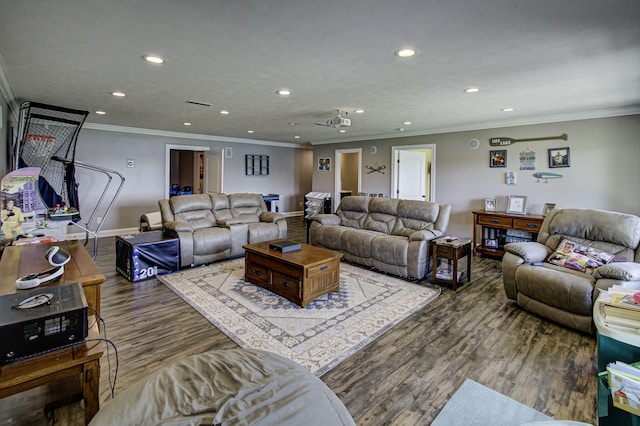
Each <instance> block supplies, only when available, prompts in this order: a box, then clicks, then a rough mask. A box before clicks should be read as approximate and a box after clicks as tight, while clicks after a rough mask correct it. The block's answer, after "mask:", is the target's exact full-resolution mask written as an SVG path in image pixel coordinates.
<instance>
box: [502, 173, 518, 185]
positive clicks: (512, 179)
mask: <svg viewBox="0 0 640 426" xmlns="http://www.w3.org/2000/svg"><path fill="white" fill-rule="evenodd" d="M504 182H505V183H506V184H507V185H515V184H516V172H505V174H504Z"/></svg>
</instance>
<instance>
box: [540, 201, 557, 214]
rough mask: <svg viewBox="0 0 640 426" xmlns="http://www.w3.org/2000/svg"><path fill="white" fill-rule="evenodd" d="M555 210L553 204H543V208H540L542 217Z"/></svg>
mask: <svg viewBox="0 0 640 426" xmlns="http://www.w3.org/2000/svg"><path fill="white" fill-rule="evenodd" d="M555 208H556V204H555V203H544V207H543V208H542V216H546V215H548V214H549V212H550V211H551V210H553V209H555Z"/></svg>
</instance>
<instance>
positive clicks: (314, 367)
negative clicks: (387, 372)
mask: <svg viewBox="0 0 640 426" xmlns="http://www.w3.org/2000/svg"><path fill="white" fill-rule="evenodd" d="M158 278H159V279H160V281H162V282H163V283H164V284H165V285H167V286H168V287H169V288H171V289H172V290H173V291H174V292H175V293H176V294H178V295H179V296H180V297H182V298H183V299H184V300H185V301H186V302H187V303H189V304H190V305H191V306H193V307H194V308H195V309H196V310H197V311H198V312H200V313H201V314H202V315H203V316H204V317H205V318H207V319H208V320H209V321H210V322H211V323H212V324H213V325H215V326H216V327H218V328H219V329H220V330H221V331H222V332H224V333H225V334H226V335H227V336H229V337H230V338H231V339H232V340H233V341H235V342H236V343H237V344H238V345H240V346H241V347H243V348H253V349H263V350H267V351H270V352H274V353H276V354H279V355H281V356H283V357H285V358H289V359H292V360H294V361H296V362H298V363H299V364H301V365H303V366H304V367H306V368H307V369H308V370H309V371H311V372H312V373H314V374H316V375H318V376H321V375H322V374H324V373H326V372H327V371H329V370H330V369H332V368H333V367H335V366H336V365H338V364H339V363H340V362H342V361H343V360H345V359H346V358H347V357H349V356H350V355H351V354H353V353H355V352H357V351H358V350H360V349H362V348H363V347H364V346H365V345H367V344H368V343H370V342H371V341H373V340H374V339H376V338H377V337H378V336H380V335H381V334H382V333H384V332H385V331H387V330H388V329H390V328H391V327H393V326H394V325H396V324H397V323H399V322H400V321H401V320H403V319H404V318H406V317H408V316H409V315H411V314H412V313H414V312H416V311H417V310H419V309H421V308H423V307H424V306H426V305H427V304H428V303H429V302H431V301H433V300H435V299H436V298H437V297H438V295H439V294H440V291H439V290H436V289H432V288H428V287H425V286H422V285H418V284H413V283H410V282H407V281H403V280H401V279H398V278H393V277H389V276H386V275H383V274H378V273H376V272H373V271H369V270H366V269H361V268H358V267H356V266H352V265H349V264H346V263H341V264H340V292H339V293H330V294H327V295H324V296H322V297H320V298H318V299H316V300H315V301H313V302H311V303H309V304H308V305H307V307H306V308H301V307H300V306H298V305H296V304H295V303H293V302H290V301H288V300H287V299H285V298H283V297H280V296H278V295H276V294H274V293H272V292H270V291H268V290H265V289H263V288H261V287H259V286H257V285H254V284H251V283H249V282H245V281H244V259H234V260H230V261H227V262H220V263H216V264H213V265H209V266H203V267H200V268H194V269H188V270H185V271H182V272H177V273H174V274H170V275H164V276H161V277H158Z"/></svg>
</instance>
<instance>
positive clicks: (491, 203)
mask: <svg viewBox="0 0 640 426" xmlns="http://www.w3.org/2000/svg"><path fill="white" fill-rule="evenodd" d="M484 211H485V212H495V211H496V199H495V198H485V199H484Z"/></svg>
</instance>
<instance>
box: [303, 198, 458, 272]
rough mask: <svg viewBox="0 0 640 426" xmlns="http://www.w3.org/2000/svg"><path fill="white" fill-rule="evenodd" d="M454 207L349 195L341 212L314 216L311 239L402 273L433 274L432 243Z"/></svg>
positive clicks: (346, 255) (348, 257) (357, 259)
mask: <svg viewBox="0 0 640 426" xmlns="http://www.w3.org/2000/svg"><path fill="white" fill-rule="evenodd" d="M450 213H451V206H448V205H440V204H437V203H432V202H429V201H412V200H398V199H389V198H376V197H363V196H349V197H344V198H343V199H342V200H341V201H340V205H339V206H338V208H337V209H336V214H318V215H315V216H312V217H311V218H310V220H311V221H312V222H311V224H310V226H309V243H310V244H312V245H315V246H318V247H325V248H328V249H331V250H336V251H339V252H342V253H343V254H344V259H345V260H348V261H350V262H355V263H358V264H361V265H365V266H370V267H373V268H376V269H379V270H381V271H384V272H388V273H390V274H394V275H399V276H401V277H410V278H415V279H422V278H424V276H425V275H426V274H427V273H428V272H429V267H428V265H429V259H430V256H429V248H430V243H429V242H430V241H431V240H433V239H434V238H438V237H441V236H443V235H444V233H445V232H446V230H447V226H448V225H449V215H450Z"/></svg>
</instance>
